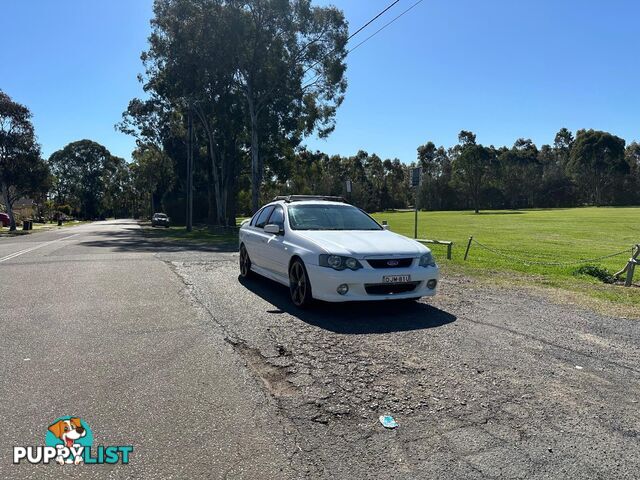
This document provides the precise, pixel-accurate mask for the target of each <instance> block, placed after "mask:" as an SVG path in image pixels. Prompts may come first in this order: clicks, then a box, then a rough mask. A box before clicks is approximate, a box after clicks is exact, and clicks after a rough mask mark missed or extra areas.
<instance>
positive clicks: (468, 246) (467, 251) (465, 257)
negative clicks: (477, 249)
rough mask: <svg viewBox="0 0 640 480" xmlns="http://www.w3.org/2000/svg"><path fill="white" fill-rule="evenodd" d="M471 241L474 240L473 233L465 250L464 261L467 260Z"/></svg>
mask: <svg viewBox="0 0 640 480" xmlns="http://www.w3.org/2000/svg"><path fill="white" fill-rule="evenodd" d="M471 242H473V235H471V236H470V237H469V242H468V243H467V249H466V250H465V252H464V261H465V262H466V261H467V256H468V255H469V249H470V248H471Z"/></svg>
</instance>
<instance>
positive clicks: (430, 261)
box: [420, 252, 436, 267]
mask: <svg viewBox="0 0 640 480" xmlns="http://www.w3.org/2000/svg"><path fill="white" fill-rule="evenodd" d="M420 266H421V267H435V266H436V260H435V259H434V258H433V255H432V254H431V252H427V253H425V254H424V255H422V256H421V257H420Z"/></svg>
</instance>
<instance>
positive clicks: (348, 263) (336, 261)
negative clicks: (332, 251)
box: [318, 254, 362, 270]
mask: <svg viewBox="0 0 640 480" xmlns="http://www.w3.org/2000/svg"><path fill="white" fill-rule="evenodd" d="M318 264H319V265H320V266H321V267H329V268H333V269H334V270H344V269H345V268H348V269H350V270H358V269H359V268H362V264H361V263H360V262H359V261H358V260H356V259H355V258H352V257H342V256H340V255H327V254H323V255H320V260H319V262H318Z"/></svg>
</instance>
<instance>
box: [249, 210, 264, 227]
mask: <svg viewBox="0 0 640 480" xmlns="http://www.w3.org/2000/svg"><path fill="white" fill-rule="evenodd" d="M261 213H262V209H260V210H258V211H257V212H256V213H254V214H253V217H251V222H249V225H251V226H252V227H255V226H256V221H257V220H258V217H259V216H260V214H261Z"/></svg>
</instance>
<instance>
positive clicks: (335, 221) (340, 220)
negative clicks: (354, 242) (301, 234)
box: [289, 205, 382, 230]
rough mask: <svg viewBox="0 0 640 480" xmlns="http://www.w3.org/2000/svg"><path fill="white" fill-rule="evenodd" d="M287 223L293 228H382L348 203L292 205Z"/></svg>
mask: <svg viewBox="0 0 640 480" xmlns="http://www.w3.org/2000/svg"><path fill="white" fill-rule="evenodd" d="M289 224H290V225H291V228H292V229H294V230H382V227H380V225H378V224H377V223H376V222H375V220H373V219H372V218H371V217H370V216H369V215H367V214H366V213H364V212H363V211H362V210H360V209H358V208H356V207H352V206H349V205H292V206H290V207H289Z"/></svg>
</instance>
